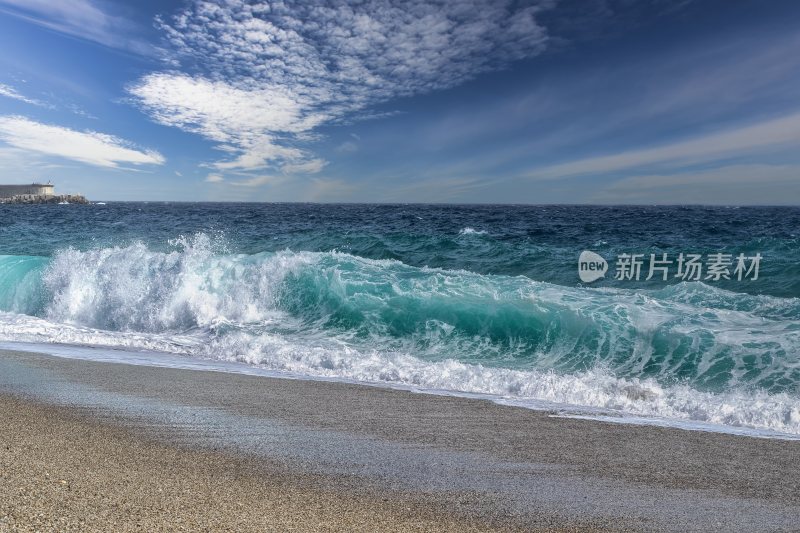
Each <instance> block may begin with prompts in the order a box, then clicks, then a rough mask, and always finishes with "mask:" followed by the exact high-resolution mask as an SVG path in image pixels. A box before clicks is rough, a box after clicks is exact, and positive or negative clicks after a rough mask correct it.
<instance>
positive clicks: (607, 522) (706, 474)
mask: <svg viewBox="0 0 800 533" xmlns="http://www.w3.org/2000/svg"><path fill="white" fill-rule="evenodd" d="M0 412H2V414H1V415H0V419H2V432H0V435H2V436H1V437H0V438H1V439H2V443H0V530H2V531H5V530H9V531H17V530H19V531H27V530H59V531H62V530H75V531H78V530H80V531H99V530H143V531H151V530H179V529H185V530H269V529H275V530H278V529H280V530H401V531H402V530H420V531H438V530H441V531H448V530H451V531H464V530H489V529H507V530H649V531H686V530H696V531H700V530H705V531H708V530H717V531H734V530H735V531H764V530H771V531H780V530H793V529H796V528H797V527H798V522H797V517H798V516H800V483H799V482H798V475H797V474H798V473H800V467H798V464H800V443H798V442H796V441H785V440H774V439H762V438H753V437H741V436H733V435H726V434H719V433H707V432H699V431H687V430H679V429H669V428H659V427H652V426H633V425H621V424H614V423H602V422H597V421H586V420H576V419H566V418H555V417H551V416H549V414H548V413H546V412H539V411H531V410H526V409H520V408H515V407H507V406H500V405H496V404H493V403H490V402H487V401H484V400H473V399H466V398H454V397H444V396H434V395H428V394H417V393H411V392H405V391H397V390H389V389H383V388H375V387H368V386H361V385H349V384H344V383H331V382H319V381H301V380H290V379H274V378H265V377H256V376H247V375H237V374H231V373H222V372H204V371H192V370H179V369H168V368H153V367H146V366H133V365H126V364H113V363H99V362H90V361H81V360H72V359H65V358H59V357H53V356H48V355H40V354H32V353H24V352H11V351H3V352H0Z"/></svg>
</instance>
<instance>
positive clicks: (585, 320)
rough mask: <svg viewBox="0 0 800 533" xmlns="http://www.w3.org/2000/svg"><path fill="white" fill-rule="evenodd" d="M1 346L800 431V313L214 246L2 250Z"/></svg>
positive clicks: (675, 293) (336, 256) (729, 301)
mask: <svg viewBox="0 0 800 533" xmlns="http://www.w3.org/2000/svg"><path fill="white" fill-rule="evenodd" d="M0 309H2V311H3V312H2V313H0V339H1V340H5V341H20V342H49V343H66V344H72V345H102V346H114V347H122V348H126V349H138V350H142V349H146V350H155V351H160V352H167V353H175V354H182V355H186V356H192V357H201V358H208V359H216V360H229V361H239V362H243V363H247V364H250V365H256V366H259V367H263V368H267V369H271V370H277V371H290V372H293V373H300V374H305V375H309V376H323V377H332V378H346V379H353V380H358V381H364V382H380V383H389V384H398V385H407V386H413V387H419V388H422V389H437V390H450V391H457V392H470V393H485V394H492V395H499V396H502V397H505V398H508V399H511V400H525V399H534V400H541V401H547V402H555V403H559V404H571V405H578V406H587V407H592V408H602V409H614V410H620V411H623V412H626V413H632V414H638V415H646V416H660V417H668V418H674V419H680V420H691V421H698V422H710V423H718V424H725V425H730V426H746V427H754V428H764V429H771V430H776V431H781V432H786V433H793V434H800V349H799V348H800V301H798V299H796V298H778V297H770V296H753V295H747V294H739V293H734V292H729V291H725V290H722V289H718V288H714V287H711V286H708V285H704V284H702V283H683V284H678V285H672V286H668V287H666V288H662V289H656V290H646V291H645V290H628V289H615V288H603V289H590V288H586V287H566V286H561V285H555V284H550V283H545V282H537V281H534V280H531V279H529V278H527V277H524V276H517V277H513V276H502V275H486V274H477V273H473V272H469V271H456V270H442V269H434V268H418V267H412V266H409V265H406V264H404V263H402V262H399V261H394V260H373V259H365V258H361V257H357V256H353V255H349V254H346V253H339V252H292V251H288V250H286V251H282V252H264V253H256V254H232V253H229V252H228V251H227V250H226V249H225V247H224V246H221V245H219V244H218V243H216V242H215V241H214V239H212V238H211V237H209V236H208V235H206V234H198V235H195V236H193V237H191V238H181V239H178V240H176V241H174V242H172V243H171V247H170V248H169V249H168V250H166V251H165V250H152V249H150V248H148V247H147V246H146V245H144V244H141V243H134V244H131V245H128V246H120V247H106V248H97V249H91V250H86V251H81V250H77V249H71V248H70V249H66V250H62V251H60V252H58V253H56V254H55V255H54V256H53V257H52V258H45V257H34V256H0Z"/></svg>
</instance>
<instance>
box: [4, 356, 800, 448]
mask: <svg viewBox="0 0 800 533" xmlns="http://www.w3.org/2000/svg"><path fill="white" fill-rule="evenodd" d="M3 351H11V352H26V353H34V354H43V355H48V356H53V357H59V358H66V359H74V360H79V361H88V362H103V363H116V364H127V365H133V366H149V367H153V368H172V369H180V370H195V371H199V372H221V373H230V374H238V375H247V376H257V377H263V378H271V379H289V380H301V381H311V382H328V383H341V384H345V385H357V386H363V387H374V388H377V389H388V390H395V391H405V392H412V393H415V394H429V395H432V396H442V397H455V398H464V399H470V400H481V401H487V402H491V403H495V404H497V405H501V406H507V407H513V408H519V409H526V410H532V411H538V412H542V413H546V414H548V415H550V416H557V417H561V418H568V419H569V418H571V419H575V420H593V421H598V422H607V423H614V424H623V425H634V426H651V427H663V428H670V429H679V430H683V431H700V432H707V433H721V434H724V435H735V436H743V437H749V438H760V439H778V440H790V441H800V435H797V434H793V433H784V432H781V431H778V430H774V429H769V428H760V427H752V426H736V425H723V424H719V423H714V422H705V421H699V420H692V419H681V418H668V417H659V416H656V415H647V414H640V413H636V412H627V411H619V410H614V409H608V408H603V407H596V406H587V405H580V404H567V403H555V402H552V401H549V400H532V399H514V398H509V397H505V396H499V395H495V394H490V393H481V392H469V391H460V390H448V389H430V388H424V387H420V386H412V385H408V384H405V383H394V382H380V381H358V380H356V379H351V378H347V377H336V376H315V375H306V374H300V373H293V372H288V371H278V370H269V369H263V368H260V367H257V366H252V365H248V364H246V363H242V362H238V361H228V360H211V359H204V358H194V357H188V356H186V355H179V354H175V353H167V352H157V351H139V350H128V349H125V348H123V347H104V346H76V345H69V344H50V343H34V342H20V341H3V342H0V352H3Z"/></svg>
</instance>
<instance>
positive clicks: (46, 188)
mask: <svg viewBox="0 0 800 533" xmlns="http://www.w3.org/2000/svg"><path fill="white" fill-rule="evenodd" d="M0 203H3V204H88V203H89V201H88V200H87V199H86V197H85V196H83V195H82V194H55V186H54V185H53V184H52V183H50V182H47V183H35V182H34V183H31V184H24V185H0Z"/></svg>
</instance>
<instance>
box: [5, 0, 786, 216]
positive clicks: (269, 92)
mask: <svg viewBox="0 0 800 533" xmlns="http://www.w3.org/2000/svg"><path fill="white" fill-rule="evenodd" d="M798 49H800V3H797V2H790V1H771V2H763V1H736V0H726V1H700V0H694V1H692V0H685V1H679V0H672V1H667V0H650V1H647V0H639V1H636V0H535V1H529V2H518V1H500V0H495V1H491V0H462V1H440V2H420V1H417V0H404V1H399V0H366V1H361V2H337V1H328V2H317V1H299V0H298V1H296V2H291V1H285V2H241V1H239V0H230V1H227V2H205V1H197V2H129V3H122V2H106V1H100V0H0V183H20V182H30V181H33V180H37V181H46V180H52V181H53V182H54V183H55V184H56V187H57V190H58V191H60V192H81V193H83V194H86V195H87V196H88V197H90V198H91V199H94V200H185V201H206V200H208V201H316V202H340V201H345V202H362V201H365V202H458V203H484V202H491V203H612V204H619V203H637V204H653V203H711V204H720V203H721V204H750V203H755V204H786V203H790V204H796V203H798V200H799V199H800V90H799V89H800V54H798V53H797V50H798Z"/></svg>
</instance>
